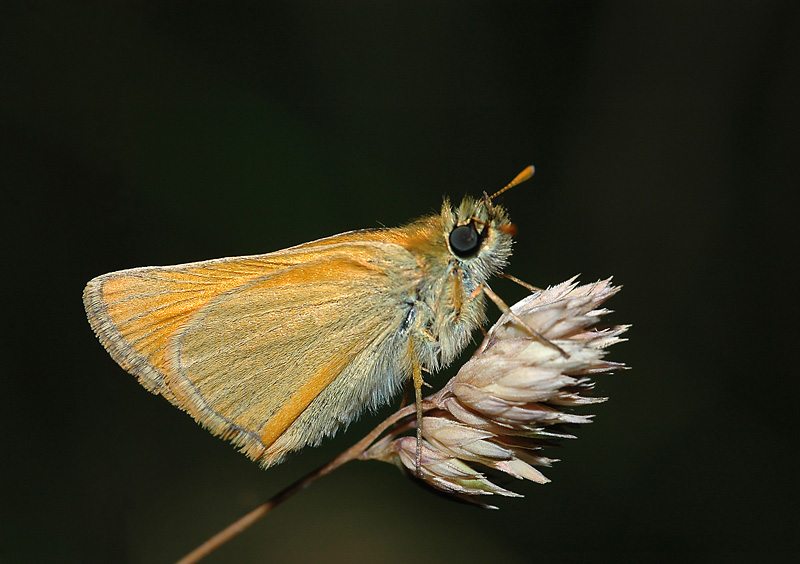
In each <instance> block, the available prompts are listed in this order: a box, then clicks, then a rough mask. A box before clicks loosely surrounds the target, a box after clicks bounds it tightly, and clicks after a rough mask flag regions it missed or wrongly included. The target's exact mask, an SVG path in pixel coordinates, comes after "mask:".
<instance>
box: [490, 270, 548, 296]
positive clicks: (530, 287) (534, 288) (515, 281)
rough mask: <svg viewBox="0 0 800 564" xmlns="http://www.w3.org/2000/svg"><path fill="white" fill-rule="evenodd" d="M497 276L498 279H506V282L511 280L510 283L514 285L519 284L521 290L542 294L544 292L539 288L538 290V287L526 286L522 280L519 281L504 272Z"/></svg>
mask: <svg viewBox="0 0 800 564" xmlns="http://www.w3.org/2000/svg"><path fill="white" fill-rule="evenodd" d="M498 276H499V277H500V278H506V279H508V280H511V281H512V282H514V283H516V284H519V285H520V286H522V287H523V288H526V289H528V290H530V291H531V292H544V290H542V289H541V288H539V287H538V286H533V285H531V284H528V283H527V282H525V281H524V280H520V279H519V278H517V277H516V276H512V275H511V274H508V273H506V272H501V273H500V274H498Z"/></svg>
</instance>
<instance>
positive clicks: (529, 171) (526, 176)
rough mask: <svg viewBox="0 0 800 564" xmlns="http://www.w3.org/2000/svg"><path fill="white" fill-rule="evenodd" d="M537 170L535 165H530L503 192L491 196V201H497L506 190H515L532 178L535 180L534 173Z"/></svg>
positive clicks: (499, 191)
mask: <svg viewBox="0 0 800 564" xmlns="http://www.w3.org/2000/svg"><path fill="white" fill-rule="evenodd" d="M535 170H536V169H535V168H534V166H533V165H528V166H527V167H525V169H524V170H523V171H522V172H520V173H519V174H518V175H516V176H515V177H514V180H512V181H511V182H509V183H508V184H506V186H505V187H504V188H502V189H501V190H498V191H497V192H495V193H494V194H492V195H491V196H489V200H493V199H495V198H496V197H497V196H499V195H500V194H502V193H503V192H505V191H506V190H508V189H510V188H513V187H514V186H516V185H517V184H522V183H523V182H525V181H526V180H530V179H531V178H533V173H534V171H535Z"/></svg>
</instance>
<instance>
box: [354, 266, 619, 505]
mask: <svg viewBox="0 0 800 564" xmlns="http://www.w3.org/2000/svg"><path fill="white" fill-rule="evenodd" d="M618 291H619V287H618V286H617V287H615V286H612V285H611V280H610V279H608V280H602V281H599V282H596V283H594V284H587V285H582V286H579V285H577V283H576V282H575V280H574V279H572V280H568V281H566V282H563V283H561V284H559V285H557V286H554V287H551V288H548V289H546V290H543V291H540V292H537V293H534V294H532V295H530V296H528V297H526V298H525V299H523V300H521V301H520V302H518V303H517V304H515V305H514V306H512V307H511V311H510V312H507V313H506V314H504V315H503V316H502V317H501V318H500V319H499V320H498V321H497V323H495V325H494V326H493V327H492V328H491V329H490V330H489V332H488V334H487V335H486V337H485V338H484V340H483V343H482V344H481V346H480V347H479V348H478V350H477V351H476V352H475V354H474V355H473V356H472V358H471V359H470V360H469V361H467V362H466V363H465V364H464V365H463V366H462V367H461V369H460V370H459V371H458V373H457V374H456V375H455V376H454V377H453V378H452V379H451V380H450V381H449V382H448V383H447V384H446V385H445V387H444V388H443V389H442V390H441V391H439V392H438V393H435V394H433V395H431V396H428V397H427V398H426V399H425V402H424V410H425V413H424V416H423V418H422V436H423V438H424V440H423V447H422V452H421V457H420V468H419V470H420V475H419V478H421V479H422V480H423V481H424V482H425V483H426V484H428V485H430V486H432V487H434V488H436V489H438V490H440V491H443V492H446V493H448V494H453V495H456V496H458V497H462V498H467V499H470V500H472V501H475V499H476V498H475V497H474V496H478V495H504V496H516V495H518V494H515V493H514V492H511V491H509V490H507V489H505V488H502V487H500V486H498V485H496V484H494V483H493V482H491V481H490V480H489V479H488V478H487V476H486V475H485V474H484V473H483V472H480V471H478V470H476V469H475V467H476V466H477V465H480V466H483V467H486V468H489V469H492V470H495V471H499V472H503V473H505V474H508V475H510V476H513V477H515V478H519V479H526V480H531V481H534V482H538V483H545V482H548V481H549V480H548V479H547V478H546V477H545V476H544V475H543V474H542V473H541V472H540V471H539V470H537V469H536V468H535V467H536V466H539V467H543V466H544V467H546V466H550V465H551V464H552V463H553V462H555V460H554V459H551V458H548V457H546V456H544V455H543V454H542V450H543V449H544V448H545V447H547V446H552V445H553V444H554V443H555V442H556V441H558V440H560V439H570V438H575V437H574V435H572V434H571V433H568V432H566V431H565V426H566V425H570V424H572V425H574V424H584V423H589V422H591V418H592V416H591V415H580V414H575V413H572V412H570V411H567V409H569V408H572V407H576V406H583V405H588V404H594V403H600V402H603V401H605V400H606V398H602V397H593V396H591V395H589V394H590V393H591V391H592V389H593V387H594V382H593V381H592V380H591V376H593V375H596V374H601V373H607V372H611V371H613V370H619V369H623V368H625V366H624V365H622V364H620V363H616V362H611V361H608V360H605V359H604V357H605V353H606V349H607V348H608V347H609V346H610V345H612V344H615V343H618V342H620V341H622V340H623V339H622V338H621V337H620V335H621V334H622V333H624V332H625V330H626V329H627V328H628V326H627V325H617V326H613V327H609V328H605V329H597V328H595V327H594V326H595V325H596V324H597V323H598V322H599V321H600V319H601V318H602V316H604V315H606V314H607V313H609V311H610V310H608V309H604V308H602V307H601V305H602V304H603V302H605V301H606V300H607V299H608V298H610V297H611V296H613V295H614V294H615V293H617V292H618ZM520 321H521V322H522V323H521V322H520ZM526 326H527V327H526ZM529 329H532V330H533V331H535V332H536V333H538V336H539V337H543V338H544V339H542V338H538V337H537V336H535V335H532V334H531V332H530V330H529ZM548 341H549V342H548ZM554 345H555V346H554ZM559 349H561V350H560V351H559ZM408 427H409V425H407V426H406V427H405V428H404V427H403V426H399V427H398V428H397V429H395V430H394V431H393V432H390V433H389V434H388V435H386V436H385V437H384V438H383V439H381V440H379V441H378V442H376V443H375V444H373V446H372V447H370V448H369V449H368V450H367V451H366V452H365V453H364V454H363V455H362V456H361V458H362V459H375V460H381V461H385V462H392V463H394V464H397V465H398V466H400V467H401V468H404V469H407V470H409V471H410V472H411V473H412V474H413V473H416V470H417V469H416V464H417V460H416V450H417V444H416V440H415V439H414V438H413V437H407V436H406V437H403V436H398V435H399V433H401V432H403V431H405V430H406V428H408Z"/></svg>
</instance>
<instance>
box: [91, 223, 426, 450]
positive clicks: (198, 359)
mask: <svg viewBox="0 0 800 564" xmlns="http://www.w3.org/2000/svg"><path fill="white" fill-rule="evenodd" d="M381 233H382V232H380V231H378V232H355V233H353V234H344V235H340V236H337V237H334V238H330V239H329V240H327V244H326V243H324V241H326V240H323V241H317V242H314V243H312V244H309V245H304V246H300V247H295V248H293V249H288V250H286V251H279V252H277V253H271V254H268V255H259V256H252V257H237V258H231V259H220V260H215V261H206V262H201V263H192V264H187V265H179V266H172V267H149V268H140V269H133V270H128V271H121V272H116V273H111V274H107V275H104V276H101V277H98V278H96V279H94V280H92V281H91V282H89V284H88V285H87V287H86V290H85V291H84V302H85V305H86V310H87V313H88V317H89V321H90V323H91V325H92V327H93V328H94V330H95V332H96V333H97V335H98V337H99V338H100V341H101V342H102V343H103V345H104V346H105V347H106V349H107V350H108V351H109V353H110V354H111V356H112V357H113V358H114V359H115V360H116V361H117V362H118V363H119V364H120V365H121V366H122V367H123V368H125V369H126V370H128V371H129V372H131V373H133V374H135V375H136V376H137V377H138V378H139V380H140V382H141V383H142V384H143V385H144V386H145V387H147V388H148V389H149V390H151V391H152V392H154V393H160V394H162V395H164V396H165V397H167V398H168V399H169V400H170V401H171V402H172V403H173V404H175V405H177V406H178V407H181V408H182V409H185V410H186V411H188V412H189V413H190V414H191V415H192V416H193V417H194V418H195V419H196V420H198V421H199V422H200V423H201V424H203V425H204V426H205V427H207V428H208V429H209V430H211V431H212V432H213V433H214V434H217V435H221V436H223V437H225V438H229V439H231V440H232V441H233V442H234V444H236V445H237V446H239V447H241V449H242V450H243V451H244V452H245V453H246V454H248V456H251V457H252V458H256V459H259V461H260V462H261V463H262V464H263V465H265V466H267V465H269V464H272V463H274V462H277V461H279V460H280V459H281V458H282V457H283V455H284V454H285V453H286V452H288V451H290V450H294V449H296V448H300V447H302V446H304V445H305V444H309V443H312V444H313V443H317V442H319V440H321V439H322V437H324V436H325V435H330V434H332V433H333V432H335V430H336V428H337V427H338V426H340V425H341V424H342V423H345V422H347V421H349V420H351V419H352V418H353V417H354V416H355V415H356V414H357V413H358V412H359V411H360V410H361V408H362V406H363V405H364V404H365V403H367V404H378V403H381V402H383V401H385V399H386V398H387V397H388V396H389V395H391V393H392V391H393V390H394V389H395V388H397V387H398V386H399V384H400V383H401V382H402V381H404V379H405V378H406V377H407V374H408V371H409V366H410V360H409V358H408V357H407V355H406V354H404V353H405V350H406V349H405V348H404V347H403V346H402V343H401V341H402V340H403V339H404V338H405V337H404V336H403V335H400V334H398V332H397V328H398V327H400V325H401V324H402V322H403V318H404V316H405V315H406V314H407V311H406V310H405V309H404V308H403V304H404V303H406V302H407V300H408V299H409V296H411V295H413V292H414V291H415V290H414V289H415V284H416V283H417V276H418V273H417V264H416V261H415V259H414V257H413V256H412V255H411V254H410V253H409V252H408V251H406V250H405V249H404V248H403V247H401V246H400V245H396V244H392V243H387V242H384V241H385V239H381Z"/></svg>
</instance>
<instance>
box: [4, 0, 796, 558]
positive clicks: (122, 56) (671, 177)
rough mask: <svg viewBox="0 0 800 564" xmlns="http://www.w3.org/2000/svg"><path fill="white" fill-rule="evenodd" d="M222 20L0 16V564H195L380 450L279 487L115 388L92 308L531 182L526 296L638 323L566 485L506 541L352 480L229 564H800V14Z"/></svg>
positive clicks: (156, 15)
mask: <svg viewBox="0 0 800 564" xmlns="http://www.w3.org/2000/svg"><path fill="white" fill-rule="evenodd" d="M209 4H211V6H209V5H207V4H206V3H198V2H172V3H160V2H151V3H148V2H133V3H121V2H105V3H98V5H97V6H94V7H90V6H91V5H90V4H84V3H81V4H79V3H71V2H62V3H52V4H46V3H41V2H38V3H17V4H10V5H9V4H8V3H3V4H2V8H0V37H1V39H0V41H1V42H2V43H0V65H1V66H0V99H1V100H2V107H1V108H0V136H1V137H0V140H1V141H0V142H1V143H2V148H1V150H0V155H1V156H0V158H2V166H1V167H0V170H1V171H2V172H1V173H0V174H2V186H3V196H2V203H1V204H0V208H2V210H3V212H2V225H3V229H4V233H3V246H4V251H3V257H4V264H5V268H4V269H3V274H2V284H3V296H4V297H5V299H4V304H3V312H4V314H5V315H4V322H3V324H2V325H3V329H2V331H3V334H4V337H3V338H2V343H3V351H2V354H3V358H4V360H5V366H4V368H3V369H2V398H3V399H2V409H1V411H2V420H3V427H4V428H3V442H2V445H3V452H4V453H5V460H6V462H5V463H4V464H3V468H4V470H5V472H4V473H5V477H4V478H3V492H2V495H1V497H2V504H1V505H0V511H2V516H1V517H0V519H2V537H1V538H0V539H1V542H0V561H2V562H90V561H96V562H171V561H174V560H175V559H177V558H178V557H179V556H181V555H182V554H184V553H185V552H187V551H188V550H189V549H191V548H192V547H194V546H195V545H197V544H198V543H200V542H201V541H203V540H204V539H206V538H207V537H208V536H210V535H211V534H212V533H214V532H216V531H217V530H219V529H220V528H222V527H223V526H224V525H226V524H228V523H229V522H231V521H232V520H234V519H236V518H238V517H239V516H240V515H242V514H243V513H245V512H246V511H248V510H249V509H251V508H252V507H254V506H255V505H257V504H259V503H260V502H261V501H263V500H265V499H267V498H268V497H270V496H271V495H272V494H274V493H275V492H277V491H278V490H279V489H281V488H282V487H284V486H285V485H287V484H288V483H290V482H291V481H293V480H294V479H295V478H296V477H298V476H300V475H301V474H303V473H304V472H306V471H308V470H310V469H312V468H314V467H316V466H317V465H319V464H321V463H323V462H324V461H326V460H328V459H329V458H331V457H332V456H334V455H335V453H337V452H339V451H341V450H342V449H344V448H346V447H347V446H348V445H350V444H352V443H353V442H355V441H356V440H357V438H359V437H360V436H361V435H362V434H363V433H364V432H366V431H367V430H368V429H370V428H371V427H372V426H373V425H374V424H375V423H376V422H377V421H378V420H379V418H378V417H367V418H365V420H362V421H361V422H359V423H358V424H356V425H353V426H351V428H350V430H349V431H348V432H347V433H340V434H339V436H337V437H336V439H335V440H329V441H327V442H326V443H325V444H324V445H323V446H322V447H320V448H317V449H308V450H306V451H304V452H302V453H301V454H300V455H297V456H295V457H293V459H292V460H291V461H290V462H289V463H287V464H283V465H281V466H279V467H276V468H273V469H270V470H269V471H266V472H265V471H262V470H260V469H259V468H258V467H257V466H256V465H255V464H253V463H251V462H250V461H248V460H247V459H246V458H245V457H244V456H242V455H240V454H238V453H236V452H235V450H234V449H232V448H231V447H230V446H229V445H228V444H226V443H225V442H224V441H221V440H219V439H216V438H214V437H212V436H211V435H210V434H208V433H207V432H205V431H203V430H202V429H201V428H199V427H198V426H196V425H195V424H194V422H193V421H192V420H191V419H190V418H189V417H187V416H186V415H185V414H183V413H181V412H180V411H178V410H176V409H174V408H173V407H171V406H170V405H169V404H168V403H167V402H166V401H164V400H163V399H161V398H157V397H155V396H152V395H150V394H148V393H147V392H146V391H145V390H144V389H143V388H141V387H140V386H139V385H138V384H137V383H136V382H135V380H134V378H133V377H132V376H130V375H128V374H126V373H124V372H123V371H122V370H121V369H120V368H119V367H118V366H117V365H116V364H114V362H113V361H112V360H111V358H110V357H109V356H108V355H107V354H106V353H105V351H104V350H103V348H102V347H101V346H100V345H99V343H98V342H97V341H96V339H95V338H94V336H93V335H92V332H91V330H90V329H89V326H88V323H87V322H86V319H85V316H84V312H83V307H82V304H81V291H82V288H83V285H84V284H85V283H86V281H88V280H89V279H90V278H92V277H94V276H97V275H99V274H102V273H105V272H109V271H112V270H118V269H122V268H130V267H135V266H146V265H164V264H175V263H181V262H188V261H195V260H202V259H208V258H216V257H221V256H231V255H244V254H251V253H262V252H268V251H272V250H277V249H280V248H283V247H286V246H289V245H293V244H297V243H301V242H304V241H308V240H312V239H315V238H319V237H322V236H325V235H330V234H334V233H337V232H341V231H346V230H350V229H355V228H360V227H374V226H377V225H380V224H384V225H389V226H392V225H398V224H401V223H403V222H405V221H407V220H409V219H412V218H414V217H417V216H419V215H422V214H425V213H428V212H430V211H436V210H437V209H438V207H439V206H440V203H441V197H442V196H443V195H449V196H451V197H453V198H454V199H460V197H461V196H462V195H464V194H465V193H472V194H480V193H481V192H482V191H483V190H495V189H497V188H499V187H500V186H502V185H503V184H504V183H505V182H507V181H508V180H509V179H510V178H511V177H513V176H514V175H515V174H516V173H517V172H518V171H519V170H521V169H522V167H523V166H525V165H527V164H529V163H534V164H535V165H536V167H537V173H536V177H535V179H534V180H533V181H532V182H529V183H527V184H525V185H524V186H523V187H520V188H518V189H515V190H513V191H511V192H509V193H508V194H506V195H505V196H503V199H502V201H503V203H504V204H505V205H506V206H507V207H508V208H509V210H510V213H511V216H512V218H513V220H514V221H515V222H516V224H517V225H518V227H519V236H518V244H517V245H516V247H515V252H514V256H513V257H512V264H511V266H510V268H509V271H510V272H511V273H513V274H515V275H516V276H519V277H521V278H523V279H525V280H527V281H529V282H531V283H533V284H536V285H542V286H544V285H548V284H553V283H557V282H560V281H562V280H564V279H566V278H568V277H570V276H572V275H574V274H577V273H581V274H582V277H581V279H582V280H583V281H593V280H596V279H598V278H604V277H607V276H610V275H613V276H614V279H615V281H616V282H617V283H619V284H622V285H623V286H624V290H623V291H622V293H621V294H619V295H618V296H617V297H615V298H613V299H612V301H611V302H610V304H609V305H610V306H611V307H612V308H613V309H615V310H616V312H617V313H615V314H614V315H613V316H612V318H611V320H612V321H615V322H618V323H633V324H634V327H633V329H632V330H631V331H630V334H629V337H630V342H628V343H625V344H622V345H618V346H616V347H614V348H613V349H612V351H611V355H610V356H611V358H612V359H613V360H619V361H624V362H626V363H628V364H630V365H631V366H632V367H633V370H631V371H628V372H623V373H619V374H617V375H614V376H605V377H602V378H600V385H599V393H600V394H602V395H608V396H610V398H611V399H610V401H609V402H608V403H606V404H603V405H600V406H597V407H596V408H595V409H594V410H592V411H591V412H594V413H597V417H596V421H595V423H594V424H592V425H590V426H588V427H586V428H583V429H581V430H580V431H579V436H580V438H579V439H578V440H577V441H573V442H571V443H569V444H567V445H565V446H564V447H563V448H560V449H559V450H558V451H557V452H551V454H552V455H553V456H556V457H558V458H560V459H561V460H562V462H560V463H558V464H557V465H556V466H555V467H554V468H552V469H549V470H546V471H545V473H546V474H547V476H548V477H550V478H551V479H552V480H553V482H552V483H551V484H548V485H546V486H539V485H536V484H523V483H516V482H513V483H505V485H507V486H509V487H512V488H513V489H516V490H517V491H520V492H522V493H524V494H525V495H526V497H525V498H524V499H499V500H496V501H497V503H498V504H499V505H500V507H501V509H500V510H499V511H481V510H478V509H474V508H471V507H468V506H463V505H458V504H454V503H452V502H448V501H446V500H443V499H440V498H438V497H435V496H433V495H430V494H429V493H428V492H426V491H423V490H421V489H419V488H416V487H414V485H413V484H412V483H411V482H410V481H408V480H406V479H405V478H403V477H402V475H401V474H400V473H398V472H397V471H396V469H394V468H393V467H391V466H390V465H387V464H380V463H377V462H357V463H352V464H350V465H348V466H345V467H343V468H342V469H340V470H339V471H337V472H336V473H334V474H333V475H331V476H329V477H327V478H326V479H324V480H323V481H321V482H318V483H317V484H315V485H314V486H313V487H312V488H311V489H309V490H307V491H305V492H303V493H302V494H300V495H298V496H297V497H295V498H294V499H292V500H290V501H289V502H288V503H286V504H285V505H284V506H282V507H280V508H279V509H278V510H277V511H276V512H275V513H273V514H271V515H270V516H268V517H267V518H266V519H265V520H264V521H262V522H260V523H259V524H257V525H256V526H254V527H253V528H252V529H250V530H249V531H247V532H246V533H245V534H243V535H242V536H240V537H239V538H237V539H236V540H234V541H233V542H232V543H230V544H229V545H228V546H226V547H224V548H223V549H222V550H220V551H219V552H218V553H216V554H215V555H214V556H213V557H211V558H209V559H208V562H309V561H322V560H324V561H326V562H463V563H466V562H488V561H490V562H507V563H512V562H527V561H532V562H533V561H535V562H554V561H562V562H563V561H573V560H578V559H584V558H591V559H592V560H596V561H602V560H605V559H608V560H610V561H617V562H618V561H625V560H631V561H637V562H640V561H650V560H658V559H663V560H665V561H673V560H675V559H676V558H677V557H678V555H679V553H682V554H683V556H682V558H683V560H684V561H685V560H687V559H688V560H693V559H695V558H693V557H692V555H694V556H696V557H697V558H696V559H697V560H701V561H704V562H712V561H719V562H730V561H736V560H742V561H757V560H758V558H760V557H763V556H764V555H765V554H766V553H774V554H772V555H771V556H770V557H771V558H772V561H781V560H784V559H785V560H789V558H790V553H791V552H793V551H797V550H798V527H797V525H798V519H797V511H798V509H797V506H798V485H797V466H796V463H795V462H794V455H795V453H796V451H797V440H796V438H795V437H796V429H797V418H796V413H797V401H798V391H800V390H798V384H797V381H798V376H797V367H796V357H797V350H798V345H797V341H796V340H795V339H796V336H797V335H796V333H797V331H796V321H795V320H794V319H793V317H792V315H793V313H794V311H796V309H797V308H796V305H795V303H796V301H797V299H796V297H795V295H794V294H795V291H794V288H793V286H792V282H793V281H794V273H793V271H794V267H795V266H796V264H797V255H796V253H797V246H796V241H795V238H794V237H793V235H794V227H795V225H796V221H797V220H796V209H797V207H796V205H795V204H791V203H790V202H791V201H792V196H795V195H796V192H797V189H798V182H797V180H796V175H795V174H794V167H795V162H794V161H795V157H796V155H797V154H798V152H797V144H796V142H797V137H798V128H799V126H800V123H798V119H797V117H798V116H797V109H796V107H797V103H798V99H799V98H798V94H800V91H798V89H797V84H796V83H792V80H791V79H793V78H796V75H797V69H798V68H800V41H798V33H797V29H798V26H799V24H800V18H799V17H798V16H800V13H799V10H798V4H797V3H796V2H792V1H786V2H775V1H759V2H755V1H754V2H736V1H734V2H708V1H706V2H703V1H700V2H688V1H687V2H636V1H630V2H619V1H614V2H599V3H593V2H563V1H556V0H553V1H530V2H522V3H500V2H492V3H489V2H486V3H474V2H424V3H403V4H400V3H398V4H390V3H384V2H376V3H363V4H361V3H352V4H351V3H344V4H336V5H332V4H328V3H322V2H318V3H312V2H307V3H287V4H284V5H274V4H262V3H249V4H236V5H235V6H234V5H233V4H231V6H229V7H222V6H219V5H216V4H215V3H209ZM494 287H495V289H496V290H497V291H498V292H499V293H500V294H501V295H502V296H504V297H505V299H506V300H507V301H509V302H513V301H516V300H517V299H519V298H520V297H521V296H522V293H521V291H520V289H519V288H517V287H515V286H514V285H512V284H508V283H505V282H503V281H499V282H497V283H496V284H495V286H494ZM492 316H493V318H494V317H496V312H495V311H492ZM446 378H447V376H446V375H440V376H438V377H437V378H435V379H433V381H435V382H437V383H439V384H441V383H443V382H444V381H446ZM686 553H692V555H689V556H687V554H686ZM754 558H755V560H754Z"/></svg>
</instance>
